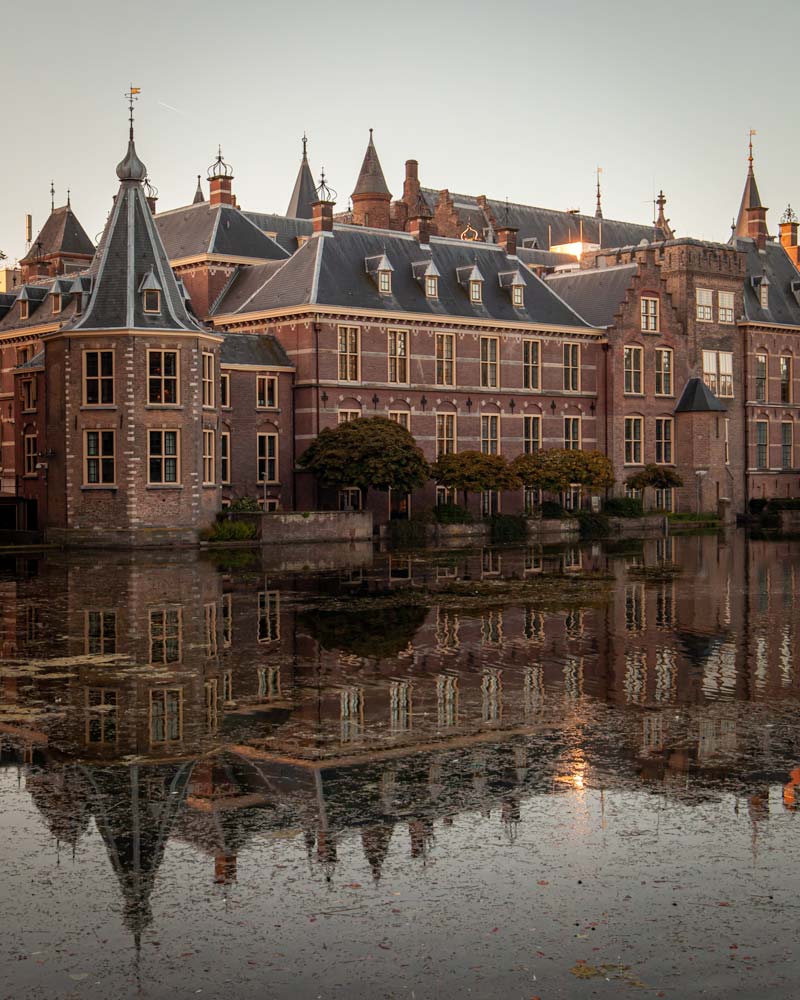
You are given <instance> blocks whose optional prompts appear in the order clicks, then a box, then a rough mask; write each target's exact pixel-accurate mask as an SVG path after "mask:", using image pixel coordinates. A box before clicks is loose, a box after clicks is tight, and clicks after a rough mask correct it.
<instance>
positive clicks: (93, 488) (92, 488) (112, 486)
mask: <svg viewBox="0 0 800 1000" xmlns="http://www.w3.org/2000/svg"><path fill="white" fill-rule="evenodd" d="M118 489H119V486H117V484H116V483H84V484H83V485H82V486H81V491H83V490H86V491H87V493H96V492H97V491H98V490H110V491H111V492H112V493H114V492H116V490H118Z"/></svg>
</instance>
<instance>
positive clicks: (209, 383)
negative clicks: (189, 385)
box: [203, 351, 214, 406]
mask: <svg viewBox="0 0 800 1000" xmlns="http://www.w3.org/2000/svg"><path fill="white" fill-rule="evenodd" d="M213 405H214V355H213V354H210V353H208V352H206V351H204V352H203V406H213Z"/></svg>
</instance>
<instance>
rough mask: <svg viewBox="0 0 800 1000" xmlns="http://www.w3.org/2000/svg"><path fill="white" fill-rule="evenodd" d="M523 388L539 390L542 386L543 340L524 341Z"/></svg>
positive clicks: (531, 390)
mask: <svg viewBox="0 0 800 1000" xmlns="http://www.w3.org/2000/svg"><path fill="white" fill-rule="evenodd" d="M522 388H523V389H527V390H528V391H529V392H537V391H539V390H540V389H541V388H542V342H541V340H529V339H526V340H523V341H522Z"/></svg>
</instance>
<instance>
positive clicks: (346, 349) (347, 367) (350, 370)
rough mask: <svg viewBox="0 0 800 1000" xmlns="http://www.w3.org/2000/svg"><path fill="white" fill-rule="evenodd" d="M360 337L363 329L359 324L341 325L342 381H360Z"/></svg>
mask: <svg viewBox="0 0 800 1000" xmlns="http://www.w3.org/2000/svg"><path fill="white" fill-rule="evenodd" d="M360 339H361V331H360V330H359V328H358V327H357V326H340V327H339V381H340V382H357V381H358V370H359V341H360Z"/></svg>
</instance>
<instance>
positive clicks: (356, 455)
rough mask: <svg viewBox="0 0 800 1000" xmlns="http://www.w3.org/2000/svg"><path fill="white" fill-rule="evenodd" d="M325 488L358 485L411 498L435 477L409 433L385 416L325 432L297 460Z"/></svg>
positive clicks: (341, 425)
mask: <svg viewBox="0 0 800 1000" xmlns="http://www.w3.org/2000/svg"><path fill="white" fill-rule="evenodd" d="M298 465H299V466H300V467H301V468H303V469H308V471H309V472H311V473H313V474H314V475H315V476H316V477H317V479H318V480H319V482H320V483H322V484H323V486H333V487H336V488H342V487H345V486H355V487H357V488H358V489H359V490H361V494H362V498H363V499H364V500H366V495H367V491H368V490H370V489H376V490H382V491H383V492H384V493H385V492H387V491H388V490H397V492H398V493H410V492H411V490H415V489H418V488H419V487H420V486H423V485H424V484H425V482H426V481H427V480H428V479H429V478H430V467H429V465H428V463H427V462H426V461H425V456H424V455H423V454H422V450H421V449H420V448H418V447H417V444H416V442H415V441H414V438H413V437H412V436H411V434H409V432H408V431H407V430H406V429H405V428H404V427H401V426H400V424H398V423H395V422H394V421H393V420H387V419H386V418H385V417H367V418H361V419H359V420H349V421H347V422H346V423H343V424H339V426H338V427H334V428H325V430H323V431H322V432H321V433H320V434H319V436H318V437H316V438H315V439H314V440H313V441H312V442H311V444H310V445H309V446H308V448H307V449H306V450H305V451H304V452H303V454H302V455H301V456H300V458H299V460H298Z"/></svg>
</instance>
